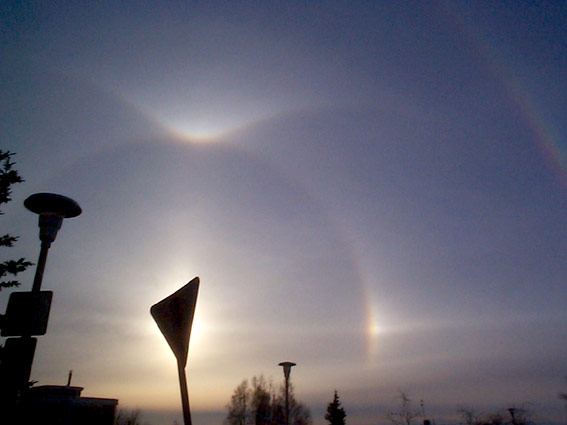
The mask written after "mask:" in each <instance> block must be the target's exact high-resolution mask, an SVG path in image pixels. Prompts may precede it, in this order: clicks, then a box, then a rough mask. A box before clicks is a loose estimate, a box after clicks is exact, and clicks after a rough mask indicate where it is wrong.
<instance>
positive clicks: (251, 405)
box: [224, 375, 311, 425]
mask: <svg viewBox="0 0 567 425" xmlns="http://www.w3.org/2000/svg"><path fill="white" fill-rule="evenodd" d="M250 383H251V386H249V385H248V381H247V380H246V379H245V380H243V381H242V382H241V383H240V384H239V385H238V386H237V387H236V388H235V389H234V392H233V393H232V396H231V397H230V402H229V403H228V404H227V406H226V407H227V416H226V418H225V419H224V424H225V425H284V424H285V387H284V386H282V387H281V388H279V390H278V391H277V392H276V391H275V390H274V388H273V386H272V384H271V383H270V382H267V381H266V379H265V378H264V377H263V376H262V375H260V376H259V377H256V376H254V377H253V378H252V379H251V381H250ZM289 423H290V425H311V414H310V412H309V409H307V408H306V407H305V406H304V405H303V404H302V403H300V402H298V401H297V400H296V399H295V397H294V395H293V386H292V385H291V384H290V386H289Z"/></svg>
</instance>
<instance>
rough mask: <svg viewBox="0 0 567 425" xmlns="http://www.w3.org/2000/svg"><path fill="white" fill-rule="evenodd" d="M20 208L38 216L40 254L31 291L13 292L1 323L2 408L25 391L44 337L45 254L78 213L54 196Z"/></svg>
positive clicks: (47, 299) (76, 207) (46, 300)
mask: <svg viewBox="0 0 567 425" xmlns="http://www.w3.org/2000/svg"><path fill="white" fill-rule="evenodd" d="M24 206H25V207H26V208H27V209H28V210H30V211H32V212H34V213H36V214H39V238H40V240H41V251H40V253H39V259H38V260H37V267H36V270H35V277H34V280H33V286H32V290H31V291H29V292H13V293H12V294H11V295H10V300H9V302H8V307H7V309H6V314H5V315H4V317H3V320H2V323H1V328H2V331H1V333H0V334H1V335H2V336H19V337H20V338H8V339H7V340H6V344H5V346H4V350H3V351H4V352H3V355H2V357H3V358H2V363H1V364H0V384H1V385H0V394H1V395H2V397H1V398H2V400H0V402H1V403H2V404H4V403H7V404H10V403H13V402H16V401H17V400H18V398H19V396H20V395H21V394H22V392H23V391H24V390H25V389H26V388H27V384H28V381H29V378H30V372H31V367H32V364H33V358H34V354H35V347H36V345H37V339H36V338H33V337H34V336H37V335H45V333H46V331H47V321H48V318H49V310H50V308H51V299H52V296H53V292H51V291H42V290H41V282H42V280H43V273H44V271H45V263H46V262H47V252H48V251H49V247H50V246H51V243H52V242H53V241H54V240H55V237H56V236H57V232H58V231H59V229H60V228H61V224H62V223H63V219H65V218H71V217H77V216H78V215H79V214H81V212H82V210H81V207H80V206H79V204H77V203H76V202H75V201H73V200H72V199H70V198H67V197H66V196H62V195H56V194H54V193H36V194H33V195H31V196H30V197H28V198H27V199H26V200H25V201H24Z"/></svg>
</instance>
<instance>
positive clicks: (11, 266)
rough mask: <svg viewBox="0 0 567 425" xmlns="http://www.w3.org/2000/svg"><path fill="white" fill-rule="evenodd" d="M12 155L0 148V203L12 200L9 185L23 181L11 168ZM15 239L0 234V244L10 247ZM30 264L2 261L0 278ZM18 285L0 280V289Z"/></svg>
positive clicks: (19, 271) (20, 261)
mask: <svg viewBox="0 0 567 425" xmlns="http://www.w3.org/2000/svg"><path fill="white" fill-rule="evenodd" d="M12 155H13V153H11V152H10V151H3V150H0V163H1V165H0V205H1V204H6V203H8V202H10V201H11V200H12V198H10V195H11V194H12V189H11V186H12V185H13V184H16V183H22V182H23V181H24V180H23V179H22V178H21V177H20V175H19V174H18V171H17V170H15V169H13V168H12V167H13V166H14V163H13V162H11V161H10V157H11V156H12ZM1 214H4V213H3V212H2V211H0V215H1ZM17 240H18V237H17V236H12V235H10V234H9V233H6V234H5V235H3V236H0V246H5V247H12V246H14V243H16V241H17ZM32 264H33V263H31V262H29V261H26V259H25V258H19V259H17V260H6V261H3V262H1V263H0V279H2V278H3V277H5V276H6V275H12V276H16V275H17V274H18V273H21V272H23V271H24V270H26V269H27V268H28V267H29V266H31V265H32ZM19 285H20V282H18V281H17V280H2V281H0V291H1V290H2V288H10V287H14V286H19Z"/></svg>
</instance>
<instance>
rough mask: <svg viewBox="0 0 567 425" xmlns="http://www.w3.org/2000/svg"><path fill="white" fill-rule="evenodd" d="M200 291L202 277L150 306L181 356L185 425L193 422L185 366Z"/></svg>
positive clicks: (171, 343) (170, 342) (174, 351)
mask: <svg viewBox="0 0 567 425" xmlns="http://www.w3.org/2000/svg"><path fill="white" fill-rule="evenodd" d="M198 292H199V278H198V277H196V278H194V279H193V280H191V281H190V282H189V283H188V284H187V285H185V286H183V287H182V288H181V289H179V290H178V291H176V292H174V293H173V294H171V295H170V296H168V297H166V298H164V299H163V300H161V301H160V302H158V303H157V304H154V305H153V306H152V307H151V308H150V313H151V315H152V317H153V318H154V320H155V321H156V323H157V325H158V327H159V329H160V331H161V333H162V334H163V336H164V337H165V339H166V341H167V343H168V344H169V346H170V347H171V350H172V351H173V354H174V355H175V358H176V359H177V370H178V373H179V386H180V390H181V404H182V406H183V421H184V423H185V425H191V410H190V408H189V392H188V390H187V377H186V375H185V365H186V364H187V355H188V353H189V339H190V338H191V326H192V325H193V317H194V315H195V307H196V304H197V295H198Z"/></svg>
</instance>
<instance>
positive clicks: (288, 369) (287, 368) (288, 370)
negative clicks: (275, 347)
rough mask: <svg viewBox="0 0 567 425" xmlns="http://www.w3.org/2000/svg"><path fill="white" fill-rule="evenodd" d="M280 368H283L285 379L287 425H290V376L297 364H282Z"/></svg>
mask: <svg viewBox="0 0 567 425" xmlns="http://www.w3.org/2000/svg"><path fill="white" fill-rule="evenodd" d="M278 366H282V367H283V373H284V378H285V425H289V375H290V373H291V368H292V366H295V363H293V362H281V363H280V364H279V365H278Z"/></svg>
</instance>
